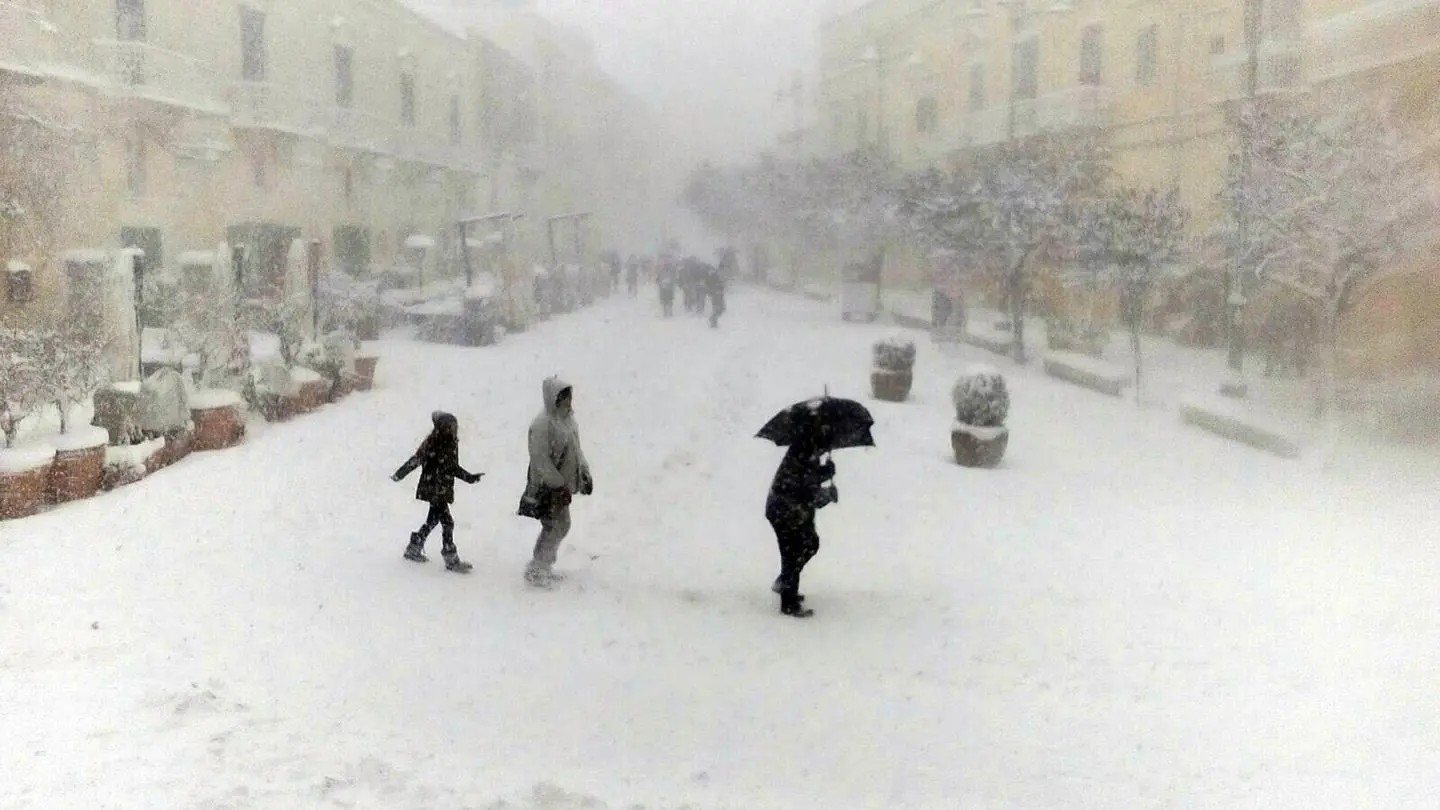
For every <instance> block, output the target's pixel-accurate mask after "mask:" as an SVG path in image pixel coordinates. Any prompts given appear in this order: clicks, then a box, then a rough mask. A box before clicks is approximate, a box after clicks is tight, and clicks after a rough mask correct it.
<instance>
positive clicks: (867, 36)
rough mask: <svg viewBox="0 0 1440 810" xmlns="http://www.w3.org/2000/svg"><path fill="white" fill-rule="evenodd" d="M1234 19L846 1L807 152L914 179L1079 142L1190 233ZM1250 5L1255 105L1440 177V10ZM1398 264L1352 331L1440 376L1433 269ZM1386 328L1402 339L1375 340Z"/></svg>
mask: <svg viewBox="0 0 1440 810" xmlns="http://www.w3.org/2000/svg"><path fill="white" fill-rule="evenodd" d="M1246 6H1247V3H1246V2H1243V0H1196V1H1194V2H1179V1H1178V0H1009V1H1008V2H1006V1H1005V0H871V1H870V2H851V3H849V4H847V5H846V6H845V7H844V8H843V9H842V10H841V11H839V12H838V13H835V14H833V15H832V16H830V17H829V18H828V19H826V20H825V21H824V22H823V24H822V26H821V29H820V34H819V40H820V53H821V56H820V64H819V78H818V80H817V86H816V92H815V97H814V113H813V116H814V128H813V129H812V131H810V132H808V133H807V141H808V142H809V143H811V144H812V149H811V150H810V151H811V152H812V153H815V154H819V155H833V154H838V153H842V152H845V151H848V150H852V149H855V148H857V147H859V146H862V145H872V146H876V147H878V148H879V149H880V150H882V151H883V152H885V153H887V154H888V155H889V156H890V157H891V158H892V159H894V160H895V161H896V162H897V163H898V164H899V165H900V166H901V167H903V168H905V169H907V170H915V169H920V168H924V167H928V166H945V165H947V164H948V163H950V162H951V161H955V160H960V159H964V158H967V157H970V156H974V155H977V154H983V149H984V148H985V147H986V146H988V145H991V144H996V143H1000V142H1002V141H1005V140H1008V139H1012V138H1024V137H1026V136H1028V135H1032V134H1035V133H1039V132H1064V131H1067V130H1079V129H1091V130H1095V131H1099V132H1101V133H1103V134H1104V136H1105V138H1106V140H1107V142H1108V144H1109V146H1110V148H1111V150H1112V155H1113V165H1114V168H1115V171H1116V179H1117V182H1119V183H1123V184H1127V185H1134V186H1140V187H1154V188H1160V189H1169V188H1174V189H1177V190H1178V192H1179V194H1180V196H1181V199H1182V202H1183V203H1184V204H1185V205H1186V206H1187V207H1188V208H1189V209H1190V210H1191V212H1192V217H1191V228H1192V230H1193V231H1194V233H1195V234H1197V235H1199V234H1203V233H1204V232H1206V231H1207V230H1208V229H1209V228H1210V226H1211V225H1212V224H1213V223H1214V222H1215V221H1216V219H1217V217H1218V216H1219V215H1220V210H1219V204H1218V200H1217V194H1218V192H1219V190H1220V183H1221V180H1222V178H1223V174H1224V169H1225V166H1226V162H1227V159H1228V156H1229V154H1230V153H1231V152H1232V150H1233V146H1234V137H1235V135H1234V132H1233V129H1232V127H1231V125H1230V115H1231V113H1232V111H1233V110H1234V107H1235V104H1236V102H1237V101H1238V100H1240V99H1241V98H1242V97H1244V96H1245V95H1246V94H1247V92H1248V88H1247V71H1246V66H1247V61H1248V55H1249V54H1248V51H1249V49H1248V46H1247V41H1248V40H1247V36H1246V34H1247V31H1246V22H1247V21H1246ZM1254 8H1255V9H1256V10H1258V12H1259V13H1258V16H1257V17H1256V18H1255V20H1256V21H1257V32H1258V37H1257V40H1256V41H1257V42H1258V47H1257V56H1258V70H1257V74H1256V87H1255V91H1256V94H1257V95H1261V96H1264V95H1272V94H1281V95H1291V96H1300V97H1304V98H1307V99H1308V100H1309V101H1310V102H1312V103H1314V104H1316V105H1319V106H1322V107H1332V108H1335V109H1342V108H1344V107H1347V106H1350V105H1367V106H1369V107H1370V108H1371V109H1374V110H1377V111H1380V112H1381V113H1383V114H1386V115H1388V116H1390V117H1391V118H1392V119H1393V120H1395V121H1396V122H1398V123H1399V125H1400V126H1402V127H1403V128H1405V129H1406V130H1407V131H1408V133H1409V134H1410V135H1411V136H1412V137H1413V138H1414V139H1415V141H1416V142H1417V143H1419V144H1420V145H1421V147H1422V148H1423V149H1424V150H1426V152H1427V154H1429V155H1431V156H1433V158H1434V159H1432V160H1430V161H1429V162H1430V164H1431V165H1432V166H1440V139H1437V138H1436V136H1435V134H1434V133H1436V132H1440V81H1437V80H1436V77H1437V76H1440V3H1436V2H1435V0H1255V5H1254ZM1437 177H1440V175H1437ZM1409 264H1410V265H1411V266H1407V267H1405V268H1399V270H1400V272H1399V273H1396V274H1394V276H1395V278H1392V279H1391V280H1389V281H1387V282H1385V283H1384V284H1379V285H1376V286H1375V288H1374V289H1373V290H1371V291H1370V293H1369V294H1368V295H1367V296H1366V301H1365V303H1364V304H1363V305H1362V310H1365V311H1362V313H1360V314H1359V315H1357V318H1356V320H1357V322H1358V321H1363V322H1364V323H1361V324H1360V325H1357V326H1356V327H1355V331H1356V332H1358V333H1363V337H1364V339H1366V340H1368V341H1370V342H1371V343H1372V344H1374V345H1375V346H1381V345H1386V346H1389V347H1391V349H1387V350H1386V351H1385V352H1384V353H1385V354H1387V358H1386V361H1385V362H1386V363H1388V364H1389V365H1392V366H1396V367H1414V366H1417V365H1422V366H1427V367H1433V368H1436V369H1440V261H1437V260H1436V257H1434V256H1416V257H1414V259H1413V261H1411V262H1410V263H1409ZM925 272H926V270H925V267H924V266H923V262H921V261H918V260H911V261H909V262H897V263H895V265H894V266H891V267H887V274H888V275H889V277H890V279H891V280H892V281H893V282H896V283H909V284H913V283H921V282H922V281H923V279H924V277H925ZM1395 324H1405V325H1406V326H1405V327H1404V328H1405V329H1407V330H1408V332H1407V333H1406V334H1405V335H1402V336H1396V335H1394V334H1385V335H1381V334H1379V331H1380V330H1381V329H1382V328H1383V329H1386V330H1391V329H1393V328H1394V325H1395ZM1377 325H1383V327H1382V326H1377ZM1396 346H1399V347H1402V348H1399V349H1394V347H1396Z"/></svg>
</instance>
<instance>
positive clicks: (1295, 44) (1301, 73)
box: [1210, 40, 1306, 101]
mask: <svg viewBox="0 0 1440 810" xmlns="http://www.w3.org/2000/svg"><path fill="white" fill-rule="evenodd" d="M1304 53H1305V50H1304V48H1303V46H1302V44H1301V43H1300V42H1299V41H1297V40H1271V41H1267V42H1264V43H1261V45H1260V51H1259V64H1258V66H1257V71H1256V74H1255V92H1256V94H1257V95H1271V94H1275V93H1293V92H1297V91H1300V90H1302V89H1304V87H1305V76H1306V74H1305V64H1304V62H1303V61H1302V58H1303V57H1302V54H1304ZM1247 62H1248V51H1246V50H1245V49H1244V48H1240V49H1236V50H1233V51H1227V52H1225V53H1222V54H1219V55H1217V56H1213V57H1211V59H1210V78H1211V86H1212V87H1213V88H1214V94H1215V96H1214V97H1215V100H1217V101H1234V100H1236V99H1240V98H1244V97H1245V96H1246V94H1247V90H1248V88H1247V87H1246V76H1245V73H1246V64H1247Z"/></svg>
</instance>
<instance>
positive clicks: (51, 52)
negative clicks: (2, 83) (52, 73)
mask: <svg viewBox="0 0 1440 810" xmlns="http://www.w3.org/2000/svg"><path fill="white" fill-rule="evenodd" d="M0 32H4V33H3V34H0V73H11V74H15V75H19V76H22V77H27V78H39V77H42V76H44V75H46V73H47V72H48V71H47V70H46V67H47V66H48V65H49V64H51V63H52V62H55V61H56V60H57V59H58V58H59V52H60V37H59V33H58V32H57V31H56V30H55V26H53V25H51V24H50V22H49V20H47V19H46V18H45V15H43V14H41V13H40V12H39V11H36V10H34V9H31V8H29V7H27V6H24V5H21V4H19V3H7V2H3V0H0Z"/></svg>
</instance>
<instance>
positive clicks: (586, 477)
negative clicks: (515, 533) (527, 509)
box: [525, 377, 595, 587]
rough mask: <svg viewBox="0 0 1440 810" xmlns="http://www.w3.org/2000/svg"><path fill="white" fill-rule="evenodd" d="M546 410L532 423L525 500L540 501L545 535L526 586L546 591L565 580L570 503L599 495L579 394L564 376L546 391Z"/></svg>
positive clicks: (548, 381) (550, 383)
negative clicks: (561, 558)
mask: <svg viewBox="0 0 1440 810" xmlns="http://www.w3.org/2000/svg"><path fill="white" fill-rule="evenodd" d="M540 389H541V393H542V395H543V396H544V410H542V411H541V412H540V415H539V416H536V417H535V421H533V422H531V423H530V471H529V474H528V475H527V476H526V482H525V497H526V498H527V499H531V500H532V501H535V502H538V510H537V517H538V518H539V520H540V536H539V537H538V538H536V540H535V553H534V555H533V557H532V559H531V560H530V565H529V566H528V567H526V569H525V581H526V582H528V583H530V584H531V585H536V586H540V587H544V586H547V585H550V584H551V583H553V582H555V581H556V580H557V579H559V577H558V576H557V575H556V573H555V571H554V566H555V559H556V557H557V555H558V553H559V551H560V543H561V542H562V541H563V540H564V539H565V536H566V535H567V534H569V533H570V500H571V498H573V497H574V496H575V495H576V494H580V495H589V494H591V493H592V492H593V491H594V488H595V483H594V479H592V478H591V477H590V463H589V462H588V461H586V459H585V451H584V450H582V449H581V447H580V427H579V425H577V424H576V423H575V410H574V390H573V389H572V388H571V386H570V384H569V383H567V382H565V381H563V380H561V379H560V378H559V377H550V378H548V379H546V380H545V382H544V383H543V384H542V385H541V386H540Z"/></svg>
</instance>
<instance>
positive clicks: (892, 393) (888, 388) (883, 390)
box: [870, 368, 915, 402]
mask: <svg viewBox="0 0 1440 810" xmlns="http://www.w3.org/2000/svg"><path fill="white" fill-rule="evenodd" d="M914 381H915V375H914V374H913V373H911V372H910V371H908V370H905V371H899V370H894V369H883V368H876V369H871V370H870V392H871V393H872V394H873V395H874V396H875V398H876V399H880V400H884V401H886V402H904V401H905V400H906V398H907V397H909V396H910V386H911V384H912V383H914Z"/></svg>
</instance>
